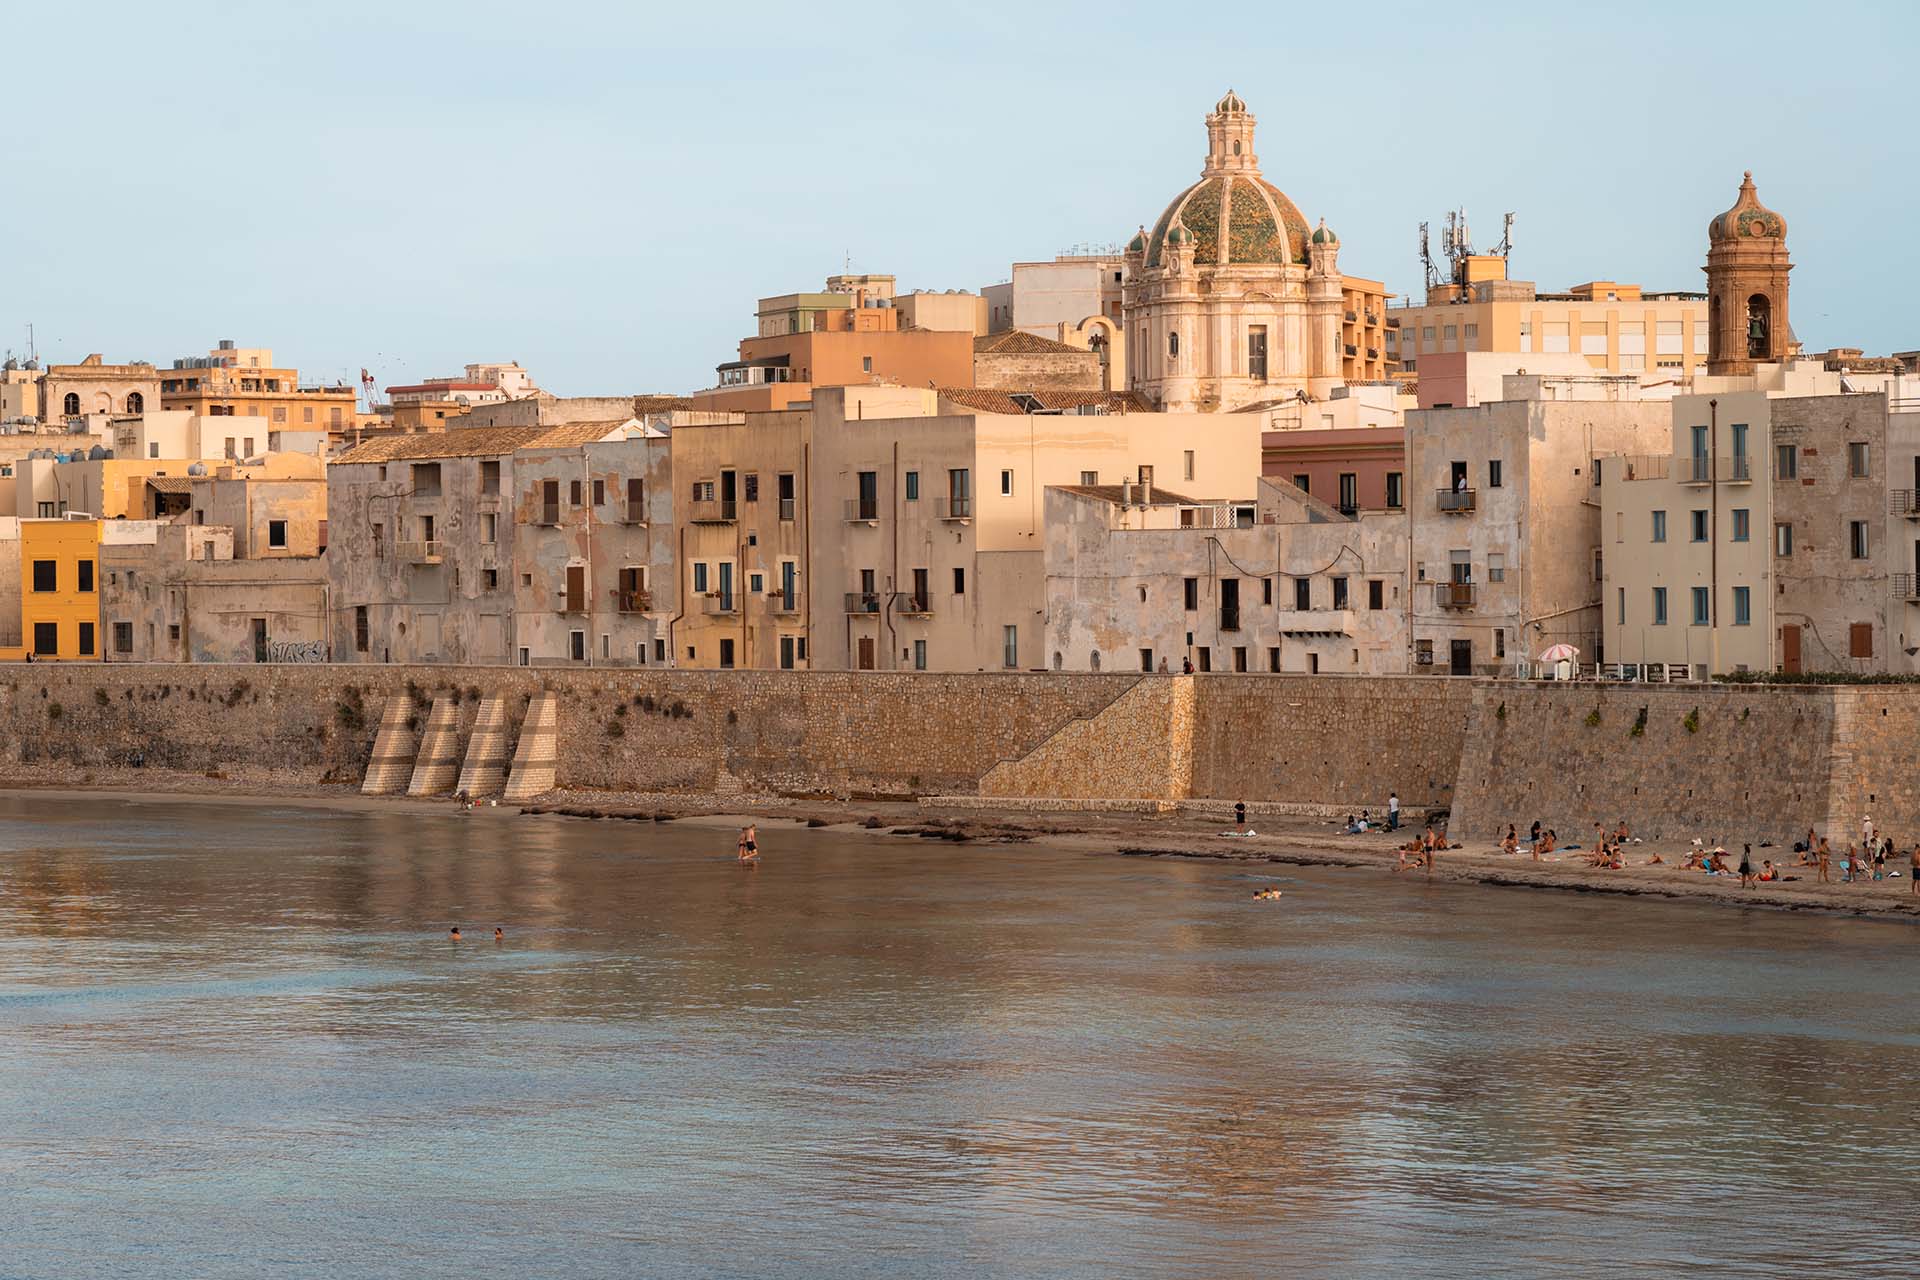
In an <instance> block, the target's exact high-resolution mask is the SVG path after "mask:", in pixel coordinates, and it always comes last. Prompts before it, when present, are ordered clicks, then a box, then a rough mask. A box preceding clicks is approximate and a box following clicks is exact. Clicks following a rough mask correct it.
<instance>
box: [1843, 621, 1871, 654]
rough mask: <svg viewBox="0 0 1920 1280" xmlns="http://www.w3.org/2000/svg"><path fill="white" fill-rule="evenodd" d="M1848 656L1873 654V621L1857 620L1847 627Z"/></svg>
mask: <svg viewBox="0 0 1920 1280" xmlns="http://www.w3.org/2000/svg"><path fill="white" fill-rule="evenodd" d="M1847 656H1848V657H1850V658H1871V657H1872V656H1873V624H1872V623H1871V622H1856V623H1854V624H1853V625H1852V626H1850V627H1848V628H1847Z"/></svg>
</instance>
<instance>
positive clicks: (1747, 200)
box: [1706, 170, 1793, 376]
mask: <svg viewBox="0 0 1920 1280" xmlns="http://www.w3.org/2000/svg"><path fill="white" fill-rule="evenodd" d="M1791 270H1793V263H1792V262H1790V261H1789V260H1788V258H1787V223H1786V219H1784V218H1782V217H1781V216H1780V215H1779V214H1777V213H1775V212H1774V211H1773V210H1771V209H1769V208H1767V207H1766V206H1765V205H1763V204H1761V203H1760V197H1759V196H1758V195H1757V194H1756V193H1755V192H1754V188H1753V173H1752V171H1751V170H1749V171H1748V172H1747V174H1746V176H1745V178H1744V180H1743V181H1742V182H1741V183H1740V196H1739V198H1738V199H1737V200H1735V201H1734V202H1733V208H1731V209H1729V210H1727V211H1726V212H1725V213H1723V214H1721V215H1720V216H1719V217H1717V218H1715V219H1714V220H1713V221H1712V222H1709V223H1708V224H1707V266H1706V272H1707V372H1708V373H1709V374H1712V375H1722V374H1726V375H1736V376H1737V375H1741V374H1750V373H1752V372H1753V369H1754V366H1755V365H1760V364H1776V363H1778V362H1780V361H1782V360H1784V359H1786V357H1787V351H1788V347H1789V344H1790V342H1791V334H1792V330H1791V329H1790V328H1788V325H1787V272H1789V271H1791Z"/></svg>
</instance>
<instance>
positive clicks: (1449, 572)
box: [1406, 377, 1672, 675]
mask: <svg viewBox="0 0 1920 1280" xmlns="http://www.w3.org/2000/svg"><path fill="white" fill-rule="evenodd" d="M1508 395H1509V398H1507V399H1504V400H1501V401H1497V402H1494V403H1491V404H1481V405H1476V406H1473V407H1471V408H1465V407H1462V408H1454V409H1419V410H1415V411H1413V412H1411V413H1409V414H1408V415H1407V430H1406V436H1407V484H1408V486H1409V489H1408V495H1407V503H1408V506H1407V512H1408V518H1409V522H1410V530H1409V538H1410V541H1411V544H1412V551H1411V554H1412V560H1413V587H1412V599H1411V604H1412V620H1411V627H1412V632H1413V645H1414V670H1415V671H1416V672H1431V673H1434V674H1452V675H1478V674H1492V673H1498V672H1499V671H1501V670H1503V669H1506V670H1511V668H1512V664H1513V663H1515V662H1516V661H1520V660H1525V659H1527V658H1528V657H1530V656H1532V655H1536V654H1538V653H1540V652H1542V651H1544V650H1545V649H1546V648H1547V647H1548V646H1549V645H1552V644H1556V643H1561V642H1565V643H1568V644H1572V645H1574V646H1576V647H1577V648H1579V649H1580V651H1581V658H1582V660H1583V661H1587V662H1594V661H1600V660H1602V658H1603V656H1604V655H1603V652H1602V640H1603V625H1602V620H1601V613H1600V595H1601V586H1602V583H1603V580H1604V572H1605V565H1604V561H1603V556H1602V543H1601V489H1600V486H1599V481H1600V478H1601V477H1600V472H1599V471H1598V469H1597V467H1596V460H1597V459H1600V458H1604V457H1608V456H1611V455H1615V454H1649V453H1664V452H1666V451H1667V450H1668V448H1669V447H1670V443H1671V439H1672V436H1671V432H1672V425H1671V408H1670V405H1669V403H1668V402H1666V401H1664V400H1657V399H1644V398H1642V397H1641V396H1640V395H1639V389H1638V385H1637V379H1635V378H1633V377H1624V378H1618V379H1614V380H1613V381H1612V383H1611V384H1595V383H1593V382H1592V381H1590V380H1580V381H1579V382H1576V383H1572V384H1556V383H1555V382H1554V380H1551V379H1542V378H1514V379H1511V380H1510V384H1509V391H1508ZM1576 395H1580V396H1589V397H1592V396H1602V395H1604V396H1610V397H1612V398H1608V399H1598V398H1583V399H1575V398H1573V397H1574V396H1576Z"/></svg>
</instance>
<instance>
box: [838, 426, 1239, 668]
mask: <svg viewBox="0 0 1920 1280" xmlns="http://www.w3.org/2000/svg"><path fill="white" fill-rule="evenodd" d="M954 394H955V395H963V396H964V397H965V399H961V400H956V399H954V398H953V397H951V396H941V395H939V394H937V393H934V392H931V391H914V390H909V389H904V388H874V389H852V388H849V389H846V390H843V391H842V390H836V391H831V392H816V394H815V396H814V401H813V414H814V423H813V476H814V480H813V492H812V499H811V505H812V511H811V522H810V529H811V539H812V560H813V570H814V583H815V586H816V588H817V590H816V591H815V592H814V594H813V609H814V616H813V626H812V655H813V665H814V666H815V667H816V668H820V669H825V670H844V669H849V668H851V669H854V670H882V671H886V670H930V671H975V670H1015V669H1023V670H1039V669H1044V668H1046V667H1047V666H1049V665H1050V662H1049V655H1048V652H1047V650H1046V649H1045V648H1044V643H1045V633H1046V619H1047V600H1046V565H1045V536H1044V534H1045V529H1044V518H1045V490H1046V488H1047V487H1048V486H1050V485H1062V484H1065V485H1087V486H1099V485H1106V484H1117V483H1119V482H1120V481H1122V480H1131V481H1145V482H1147V483H1152V484H1162V485H1169V486H1177V488H1176V489H1175V491H1176V492H1186V493H1195V494H1226V493H1234V492H1244V491H1245V490H1246V488H1247V487H1248V485H1249V482H1250V481H1251V479H1252V477H1254V476H1256V475H1258V473H1259V467H1260V421H1259V419H1258V418H1257V417H1254V416H1251V415H1245V414H1199V413H1190V414H1162V413H1147V412H1127V411H1125V409H1126V407H1127V406H1128V404H1129V403H1130V401H1129V400H1128V399H1127V398H1125V397H1107V398H1100V397H1087V398H1086V399H1085V401H1084V402H1083V403H1081V404H1079V405H1078V406H1076V407H1074V408H1072V409H1069V410H1066V411H1048V410H1046V409H1045V408H1044V407H1043V406H1044V402H1043V401H1040V400H1038V399H1037V398H1035V397H1024V398H1022V397H1008V396H1005V395H996V394H995V393H989V392H973V393H954ZM969 399H970V400H972V401H973V402H974V403H975V404H988V405H994V406H996V408H1001V407H1002V406H1003V408H1002V411H988V410H983V409H979V408H970V407H968V405H967V400H969ZM1022 404H1028V405H1035V406H1036V407H1041V411H1039V412H1021V411H1020V410H1019V408H1018V406H1019V405H1022Z"/></svg>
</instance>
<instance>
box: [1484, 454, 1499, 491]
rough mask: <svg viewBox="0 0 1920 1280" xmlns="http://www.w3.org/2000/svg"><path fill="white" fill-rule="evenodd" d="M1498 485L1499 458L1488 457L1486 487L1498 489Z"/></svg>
mask: <svg viewBox="0 0 1920 1280" xmlns="http://www.w3.org/2000/svg"><path fill="white" fill-rule="evenodd" d="M1499 487H1500V459H1498V458H1490V459H1488V460H1487V488H1489V489H1498V488H1499Z"/></svg>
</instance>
